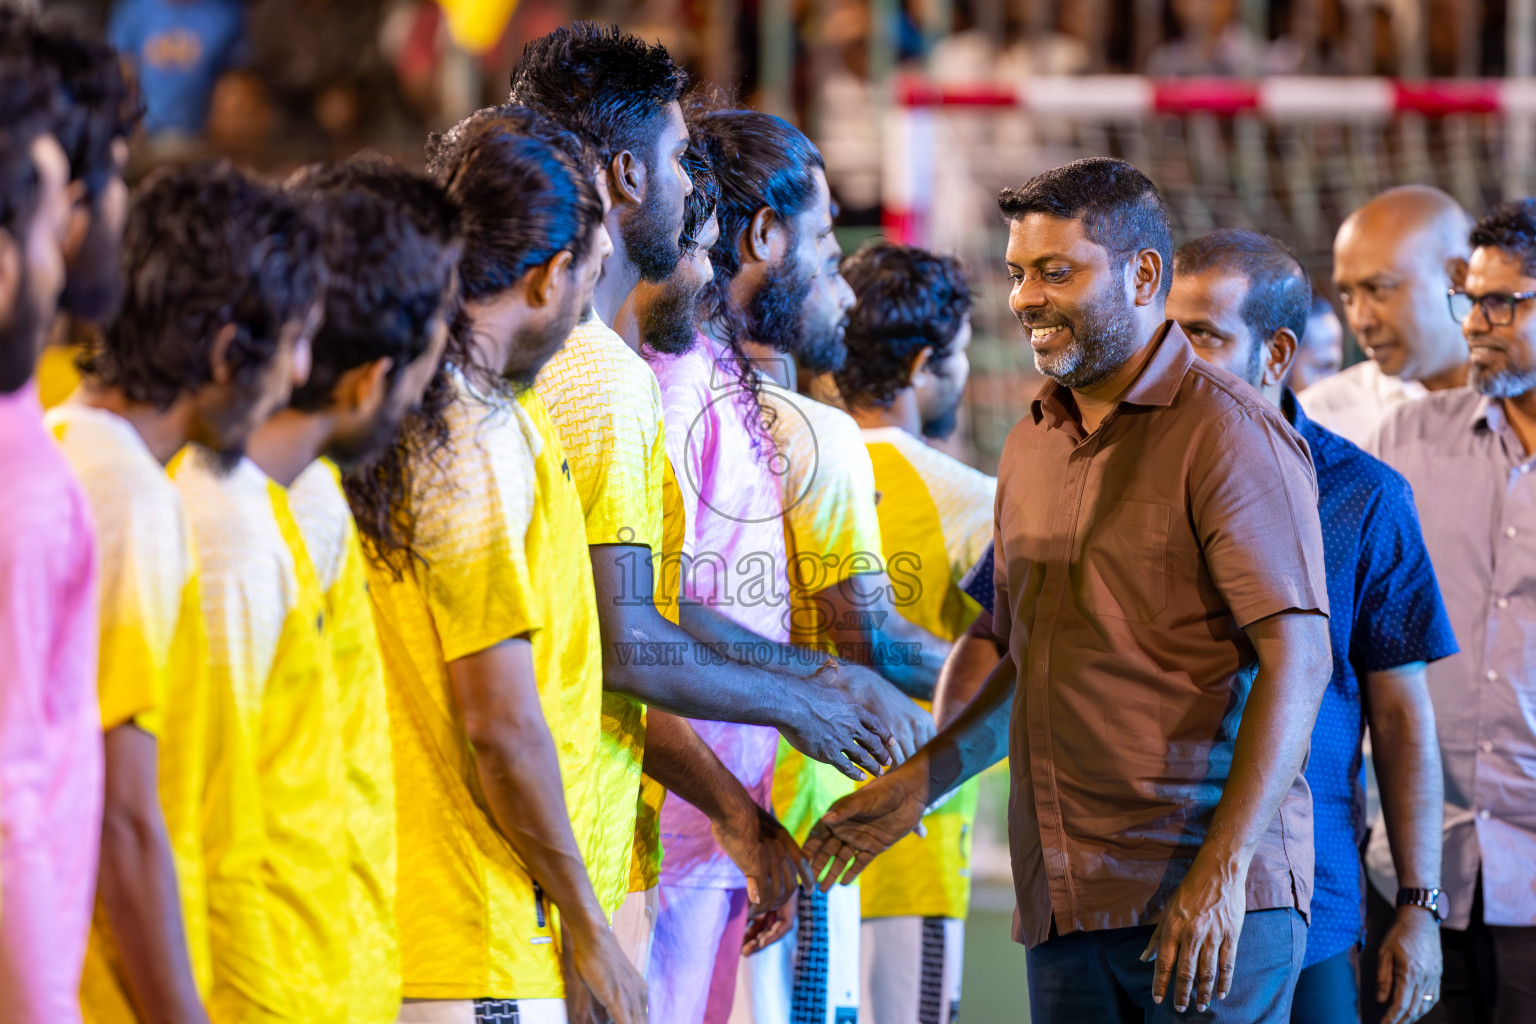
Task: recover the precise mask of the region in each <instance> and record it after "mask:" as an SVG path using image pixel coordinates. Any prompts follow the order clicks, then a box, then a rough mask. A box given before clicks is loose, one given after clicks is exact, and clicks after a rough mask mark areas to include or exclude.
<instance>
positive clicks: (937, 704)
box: [933, 612, 1004, 729]
mask: <svg viewBox="0 0 1536 1024" xmlns="http://www.w3.org/2000/svg"><path fill="white" fill-rule="evenodd" d="M1003 657H1004V654H1003V652H1002V651H1000V650H999V649H998V645H997V642H996V640H994V639H993V637H992V616H990V615H988V614H987V613H986V612H982V614H981V616H980V617H978V619H977V620H976V622H975V623H973V624H972V626H971V628H970V629H968V630H966V631H965V632H964V633H962V634H961V635H960V639H958V640H956V641H955V642H954V645H953V646H951V647H950V649H949V657H947V658H945V659H944V668H943V670H942V671H941V672H940V673H939V684H938V686H936V687H935V688H934V691H933V720H934V721H935V722H937V723H938V726H939V728H941V729H942V728H944V726H946V725H948V724H949V723H950V722H952V721H954V719H955V716H956V715H958V714H959V713H960V712H961V710H963V709H964V708H965V706H966V705H967V704H969V703H970V702H971V698H973V697H975V696H976V694H977V693H978V692H980V690H981V687H982V685H983V684H984V683H985V682H986V681H987V676H989V675H991V674H992V670H993V669H994V668H996V667H997V663H998V662H999V661H1000V660H1001V659H1002V658H1003Z"/></svg>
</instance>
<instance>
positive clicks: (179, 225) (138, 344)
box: [81, 161, 324, 409]
mask: <svg viewBox="0 0 1536 1024" xmlns="http://www.w3.org/2000/svg"><path fill="white" fill-rule="evenodd" d="M319 246H320V229H319V226H318V218H317V216H316V213H315V211H314V210H313V209H312V208H311V206H310V205H309V204H308V203H306V202H304V201H303V200H301V199H300V198H298V197H296V196H292V195H289V194H286V193H284V192H283V191H282V190H281V189H279V188H276V187H275V186H272V185H268V184H266V183H263V182H260V181H257V180H255V179H254V178H251V177H250V176H248V175H246V174H245V173H244V172H242V171H240V170H238V169H237V168H236V167H235V166H234V165H233V164H230V163H228V162H227V161H220V162H216V163H213V162H209V163H198V164H190V165H185V166H179V167H165V168H162V169H160V170H158V171H155V172H154V173H152V174H151V175H150V176H149V177H148V178H146V179H145V180H144V182H143V184H142V185H140V187H139V189H138V191H137V193H136V195H135V196H134V202H133V205H132V207H131V209H130V210H129V213H128V223H127V226H126V228H125V229H124V232H123V263H122V266H123V277H124V279H125V280H124V293H123V302H122V307H121V309H120V310H119V311H118V314H117V316H116V317H115V318H114V319H113V320H112V322H111V323H110V324H109V325H108V327H107V329H106V331H105V332H104V333H103V337H102V341H101V345H100V347H99V348H97V349H95V350H93V351H90V352H87V353H86V354H85V355H84V356H83V358H82V360H81V367H82V369H83V370H84V371H85V372H86V373H87V374H90V375H92V376H94V377H96V378H98V379H99V380H100V381H101V382H102V383H104V384H107V385H109V386H111V387H115V388H118V389H119V390H121V391H122V392H123V394H124V396H125V397H127V398H128V400H129V401H133V402H145V403H149V404H151V405H154V406H155V407H156V408H158V409H165V408H168V407H169V406H170V404H171V403H172V402H174V401H175V400H176V399H177V397H178V396H180V395H182V394H184V393H186V392H189V391H195V390H197V389H198V388H201V387H202V386H204V385H205V384H208V383H209V382H210V381H211V380H212V379H213V369H212V366H211V365H210V363H209V358H208V357H209V354H210V353H211V351H212V349H213V343H214V340H215V339H216V338H217V337H218V335H219V332H220V331H222V330H224V329H225V328H227V327H233V328H234V337H233V340H232V341H231V342H230V345H229V348H228V356H227V358H228V360H229V363H230V366H231V368H232V369H233V370H234V374H235V380H236V382H237V383H238V384H240V385H241V386H247V387H248V386H250V384H251V382H252V380H253V379H254V378H255V377H256V376H257V375H258V374H259V373H260V372H261V370H262V369H263V368H264V367H266V366H267V365H268V364H269V363H270V362H271V361H272V358H273V356H275V355H276V354H277V351H278V346H279V342H280V340H281V335H282V330H283V327H284V326H285V325H287V324H290V323H293V322H295V321H298V320H301V319H303V318H304V316H305V315H306V314H307V313H308V312H309V310H310V309H311V308H312V307H313V306H314V303H315V301H316V299H317V298H318V297H319V296H320V291H321V285H322V280H323V274H324V269H323V266H322V264H321V260H320V258H319Z"/></svg>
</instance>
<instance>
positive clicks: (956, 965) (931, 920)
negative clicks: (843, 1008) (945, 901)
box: [859, 917, 965, 1024]
mask: <svg viewBox="0 0 1536 1024" xmlns="http://www.w3.org/2000/svg"><path fill="white" fill-rule="evenodd" d="M862 939H863V943H862V945H861V946H860V958H861V961H862V962H861V964H860V970H859V980H860V987H861V989H862V993H861V994H862V996H863V1001H862V1002H861V1003H860V1004H859V1024H952V1022H954V1021H958V1020H959V1019H960V972H961V968H962V966H963V962H964V958H965V922H964V921H962V920H960V919H959V918H955V917H871V918H866V919H865V921H864V926H863V935H862Z"/></svg>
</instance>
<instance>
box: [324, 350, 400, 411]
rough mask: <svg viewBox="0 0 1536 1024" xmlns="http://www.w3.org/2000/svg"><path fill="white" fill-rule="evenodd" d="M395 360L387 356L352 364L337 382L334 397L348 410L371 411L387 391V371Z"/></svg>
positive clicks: (382, 399)
mask: <svg viewBox="0 0 1536 1024" xmlns="http://www.w3.org/2000/svg"><path fill="white" fill-rule="evenodd" d="M394 366H395V361H394V359H392V358H390V357H389V356H385V357H384V358H383V359H375V360H374V361H373V362H371V363H364V364H363V365H362V366H354V367H352V369H350V370H348V371H347V372H346V373H344V374H342V375H341V380H340V381H338V382H337V387H336V398H337V400H338V402H339V403H340V404H342V405H343V407H344V408H345V409H346V410H347V411H348V412H358V411H362V412H367V413H370V414H371V413H372V412H373V410H374V409H377V408H378V407H379V406H380V405H382V404H383V402H384V398H385V396H386V395H388V393H389V371H390V370H392V369H394Z"/></svg>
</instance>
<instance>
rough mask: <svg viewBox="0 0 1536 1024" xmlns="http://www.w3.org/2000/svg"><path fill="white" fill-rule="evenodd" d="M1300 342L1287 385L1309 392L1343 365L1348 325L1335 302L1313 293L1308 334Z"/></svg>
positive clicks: (1294, 389)
mask: <svg viewBox="0 0 1536 1024" xmlns="http://www.w3.org/2000/svg"><path fill="white" fill-rule="evenodd" d="M1296 344H1297V348H1296V359H1295V361H1294V362H1292V363H1291V369H1290V373H1289V374H1288V375H1287V376H1286V378H1285V386H1286V387H1288V388H1290V389H1291V390H1292V391H1305V390H1306V389H1307V388H1309V387H1311V386H1312V385H1313V384H1316V383H1317V382H1318V381H1320V380H1324V379H1326V378H1328V377H1332V376H1333V375H1334V374H1336V373H1338V372H1339V370H1340V369H1341V368H1343V366H1344V325H1343V324H1341V323H1339V314H1337V313H1335V312H1334V311H1333V303H1331V302H1329V301H1328V300H1327V299H1325V298H1324V297H1323V296H1321V295H1313V296H1312V310H1311V312H1309V313H1308V314H1307V333H1306V335H1305V336H1303V337H1302V338H1300V339H1298V341H1297V342H1296Z"/></svg>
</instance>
